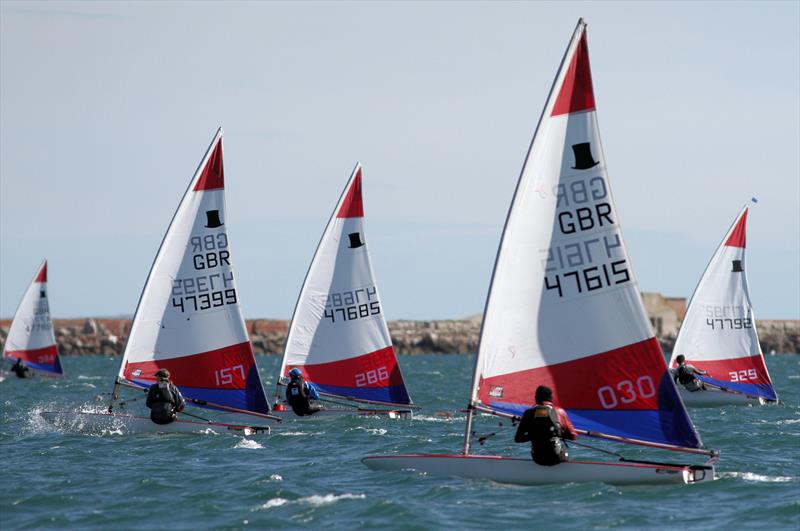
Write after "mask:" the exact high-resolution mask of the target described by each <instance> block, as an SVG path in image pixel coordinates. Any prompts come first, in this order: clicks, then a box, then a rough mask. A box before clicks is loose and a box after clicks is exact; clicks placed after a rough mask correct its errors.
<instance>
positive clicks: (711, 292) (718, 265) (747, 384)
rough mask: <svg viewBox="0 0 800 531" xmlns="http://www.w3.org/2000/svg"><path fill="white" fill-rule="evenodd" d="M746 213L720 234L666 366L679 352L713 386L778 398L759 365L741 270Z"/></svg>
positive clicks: (744, 275)
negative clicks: (721, 235)
mask: <svg viewBox="0 0 800 531" xmlns="http://www.w3.org/2000/svg"><path fill="white" fill-rule="evenodd" d="M747 212H748V207H746V206H745V207H744V208H743V209H742V211H741V212H740V213H739V215H738V216H736V219H735V221H734V223H733V225H732V226H731V228H730V229H729V230H728V232H727V233H726V234H725V238H724V239H723V240H722V243H721V244H720V246H719V247H718V248H717V251H716V252H715V253H714V256H713V257H712V258H711V262H709V264H708V267H706V270H705V273H703V277H702V278H701V279H700V283H699V284H698V285H697V289H695V292H694V295H693V296H692V300H691V302H690V303H689V309H688V310H687V311H686V316H685V318H684V320H683V324H682V325H681V329H680V332H679V333H678V339H677V340H676V341H675V348H674V349H673V351H672V359H671V360H670V365H671V366H676V365H677V364H676V362H675V358H676V357H677V356H678V355H679V354H683V355H684V356H685V357H686V360H687V363H690V364H692V365H694V366H695V367H697V368H698V369H701V370H705V371H708V373H709V375H708V376H707V377H700V379H702V380H704V381H706V382H708V383H711V384H713V385H715V386H718V387H721V388H724V389H728V390H731V391H736V392H739V393H744V394H747V395H750V396H756V397H761V398H764V399H766V400H773V401H776V400H778V395H777V393H776V392H775V389H774V388H773V386H772V381H771V380H770V378H769V373H768V372H767V366H766V365H765V364H764V357H763V356H762V354H761V345H760V344H759V342H758V333H757V332H756V319H755V316H754V315H753V306H752V304H751V303H750V293H749V290H748V287H747V272H746V268H745V243H746V233H747Z"/></svg>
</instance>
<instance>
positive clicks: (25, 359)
mask: <svg viewBox="0 0 800 531" xmlns="http://www.w3.org/2000/svg"><path fill="white" fill-rule="evenodd" d="M3 358H5V359H8V360H12V361H16V360H22V363H23V364H24V365H25V366H27V367H29V368H31V369H35V370H37V371H41V372H45V373H52V374H63V373H64V371H63V369H62V368H61V359H60V358H59V356H58V347H57V346H56V336H55V333H54V332H53V321H52V320H51V319H50V305H49V303H48V297H47V260H45V261H44V262H42V265H41V266H39V269H37V271H36V276H34V277H33V280H32V281H31V283H30V285H29V286H28V289H27V290H26V291H25V295H23V296H22V300H21V301H20V303H19V306H18V307H17V312H16V313H15V314H14V320H13V321H12V322H11V328H10V330H9V331H8V337H7V338H6V344H5V347H4V348H3Z"/></svg>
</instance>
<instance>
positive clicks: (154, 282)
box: [119, 129, 269, 414]
mask: <svg viewBox="0 0 800 531" xmlns="http://www.w3.org/2000/svg"><path fill="white" fill-rule="evenodd" d="M226 223H227V218H226V216H225V189H224V171H223V163H222V130H221V129H220V130H219V131H218V132H217V134H216V136H215V137H214V140H213V141H212V143H211V146H210V147H209V149H208V152H207V153H206V155H205V157H204V158H203V161H202V162H201V164H200V166H199V167H198V169H197V171H196V173H195V175H194V177H193V178H192V181H191V183H190V184H189V188H188V190H187V191H186V193H185V194H184V196H183V199H182V200H181V203H180V205H179V206H178V210H177V212H176V213H175V216H174V218H173V220H172V223H171V224H170V226H169V229H168V230H167V233H166V235H165V237H164V241H163V242H162V244H161V248H160V249H159V251H158V254H157V255H156V258H155V261H154V263H153V267H152V269H151V270H150V275H149V276H148V278H147V282H146V284H145V287H144V290H143V292H142V296H141V299H140V301H139V305H138V307H137V310H136V314H135V316H134V319H133V324H132V325H131V332H130V335H129V337H128V342H127V344H126V347H125V353H124V355H123V360H122V364H121V366H120V369H119V378H120V379H121V380H122V381H127V382H131V383H134V384H136V385H140V386H142V387H145V386H147V385H149V384H150V383H152V382H153V381H154V380H155V372H156V371H157V370H158V369H160V368H166V369H169V371H170V372H171V373H172V380H173V381H174V382H175V384H176V385H177V386H178V387H179V388H180V389H181V391H182V392H183V394H184V395H185V396H187V397H189V398H191V399H194V400H197V401H206V402H209V403H214V404H218V405H223V406H228V407H233V408H237V409H241V410H246V411H250V412H256V413H262V414H263V413H266V412H267V411H268V410H269V405H268V403H267V400H266V396H265V395H264V390H263V388H262V385H261V379H260V377H259V375H258V367H257V366H256V363H255V358H254V357H253V351H252V346H251V345H250V341H249V338H248V334H247V329H246V325H245V321H244V318H243V317H242V310H241V306H240V304H239V299H240V293H239V291H238V290H237V288H236V279H235V277H234V269H233V255H232V252H231V245H230V241H229V239H228V231H227V228H228V226H227V224H226Z"/></svg>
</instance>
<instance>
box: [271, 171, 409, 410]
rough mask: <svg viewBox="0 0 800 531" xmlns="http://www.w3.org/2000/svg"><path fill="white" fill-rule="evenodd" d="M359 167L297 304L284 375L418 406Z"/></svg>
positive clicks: (358, 396) (335, 391) (346, 394)
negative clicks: (378, 270)
mask: <svg viewBox="0 0 800 531" xmlns="http://www.w3.org/2000/svg"><path fill="white" fill-rule="evenodd" d="M361 182H362V169H361V165H360V164H357V165H356V167H355V169H354V170H353V173H352V174H351V175H350V178H349V179H348V181H347V184H346V185H345V188H344V191H343V192H342V195H341V196H340V198H339V201H338V202H337V204H336V207H335V208H334V210H333V214H332V215H331V217H330V219H329V221H328V224H327V226H326V227H325V231H324V232H323V235H322V238H321V239H320V242H319V245H318V246H317V250H316V252H315V254H314V258H313V259H312V261H311V265H310V266H309V270H308V273H307V274H306V278H305V281H304V283H303V287H302V289H301V291H300V296H299V298H298V301H297V305H296V307H295V311H294V314H293V317H292V322H291V324H290V327H289V334H288V338H287V342H286V349H285V353H284V357H283V361H282V363H281V372H280V376H281V377H283V378H285V377H287V376H288V373H289V371H290V370H292V369H294V368H297V369H299V370H300V371H301V372H302V373H303V376H304V378H305V379H306V380H307V381H309V382H311V383H313V384H314V385H315V386H316V387H317V388H318V390H319V391H321V392H323V393H325V394H328V395H332V396H335V397H340V398H345V399H349V400H355V401H364V402H376V403H377V402H381V403H391V404H398V405H408V404H411V398H410V396H409V395H408V391H407V389H406V386H405V382H404V380H403V376H402V373H401V372H400V366H399V365H398V363H397V356H396V355H395V351H394V347H393V345H392V341H391V336H390V335H389V329H388V327H387V325H386V320H385V318H384V314H383V303H382V299H381V298H380V294H379V292H378V287H377V283H376V281H375V275H374V273H373V271H372V263H371V260H370V255H369V250H368V244H367V240H366V236H365V233H364V207H363V200H362V194H361Z"/></svg>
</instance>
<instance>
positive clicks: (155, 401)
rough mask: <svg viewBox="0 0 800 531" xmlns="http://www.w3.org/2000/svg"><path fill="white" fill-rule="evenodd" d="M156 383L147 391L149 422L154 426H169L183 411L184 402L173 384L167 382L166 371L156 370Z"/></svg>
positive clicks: (168, 376)
mask: <svg viewBox="0 0 800 531" xmlns="http://www.w3.org/2000/svg"><path fill="white" fill-rule="evenodd" d="M156 378H158V381H157V382H156V383H154V384H153V385H151V386H150V389H148V390H147V402H146V405H147V407H149V408H150V420H152V421H153V422H155V423H156V424H169V423H170V422H172V421H174V420H175V419H176V418H177V417H178V416H177V413H179V412H181V411H183V408H184V407H185V406H186V402H184V400H183V396H181V392H180V391H179V390H178V388H177V387H175V384H173V383H172V382H170V381H169V378H170V374H169V371H168V370H167V369H158V372H156Z"/></svg>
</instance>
